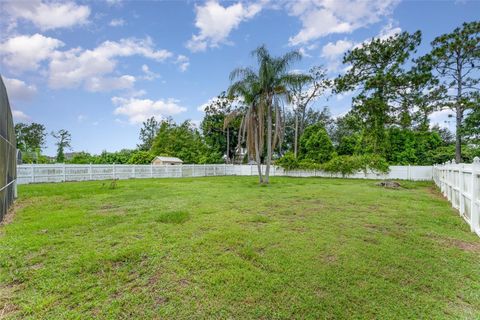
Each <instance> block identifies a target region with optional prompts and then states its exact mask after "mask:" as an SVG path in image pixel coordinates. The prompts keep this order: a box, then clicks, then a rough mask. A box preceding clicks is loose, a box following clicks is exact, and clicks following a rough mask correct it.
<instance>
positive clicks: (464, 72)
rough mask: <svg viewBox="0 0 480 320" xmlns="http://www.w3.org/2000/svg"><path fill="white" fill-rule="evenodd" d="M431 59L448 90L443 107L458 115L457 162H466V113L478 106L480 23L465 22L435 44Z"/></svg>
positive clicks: (437, 39) (436, 40)
mask: <svg viewBox="0 0 480 320" xmlns="http://www.w3.org/2000/svg"><path fill="white" fill-rule="evenodd" d="M432 46H433V49H432V52H431V53H430V54H429V55H428V56H427V57H428V58H429V59H430V62H431V63H432V66H433V67H434V69H435V70H436V71H437V72H438V75H439V77H440V80H441V84H442V86H443V87H444V88H445V92H446V94H445V98H444V101H443V106H444V107H446V108H450V109H452V110H453V111H454V112H455V120H456V140H455V160H456V162H457V163H460V162H461V161H462V135H463V131H462V126H463V120H464V115H465V111H467V110H469V109H473V108H474V106H476V105H477V106H478V99H477V98H476V97H478V94H479V90H480V87H479V83H480V76H479V71H480V22H479V21H474V22H470V23H464V24H463V25H462V27H459V28H456V29H455V30H453V32H451V33H448V34H444V35H441V36H439V37H437V38H435V40H433V42H432Z"/></svg>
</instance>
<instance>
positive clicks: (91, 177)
mask: <svg viewBox="0 0 480 320" xmlns="http://www.w3.org/2000/svg"><path fill="white" fill-rule="evenodd" d="M88 170H89V171H90V180H93V168H92V163H91V162H90V166H89V167H88Z"/></svg>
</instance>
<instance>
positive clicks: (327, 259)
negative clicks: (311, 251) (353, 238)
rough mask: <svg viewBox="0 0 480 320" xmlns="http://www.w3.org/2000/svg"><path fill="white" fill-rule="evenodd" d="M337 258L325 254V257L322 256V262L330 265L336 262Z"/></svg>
mask: <svg viewBox="0 0 480 320" xmlns="http://www.w3.org/2000/svg"><path fill="white" fill-rule="evenodd" d="M337 260H338V258H337V256H336V255H333V254H327V255H326V256H322V261H323V262H324V263H326V264H331V263H335V262H337Z"/></svg>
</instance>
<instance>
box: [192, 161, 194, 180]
mask: <svg viewBox="0 0 480 320" xmlns="http://www.w3.org/2000/svg"><path fill="white" fill-rule="evenodd" d="M192 177H195V163H194V164H193V167H192Z"/></svg>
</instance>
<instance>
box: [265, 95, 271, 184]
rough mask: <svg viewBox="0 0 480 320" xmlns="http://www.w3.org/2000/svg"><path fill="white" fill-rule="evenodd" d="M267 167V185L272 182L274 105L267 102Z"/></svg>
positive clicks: (269, 100)
mask: <svg viewBox="0 0 480 320" xmlns="http://www.w3.org/2000/svg"><path fill="white" fill-rule="evenodd" d="M267 104H268V105H267V167H266V169H265V183H266V184H268V183H269V182H270V165H271V163H272V105H271V99H268V100H267Z"/></svg>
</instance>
